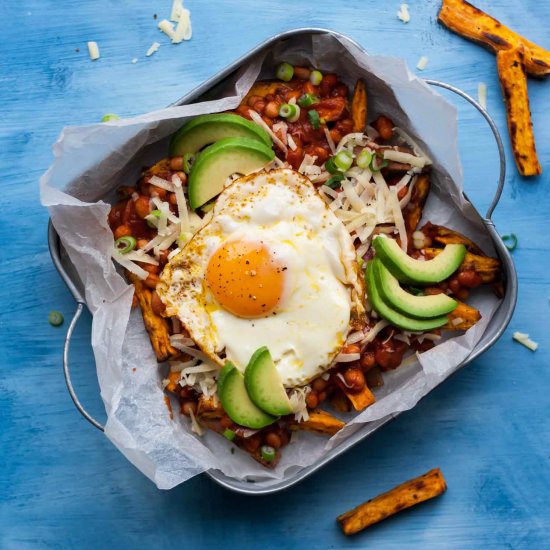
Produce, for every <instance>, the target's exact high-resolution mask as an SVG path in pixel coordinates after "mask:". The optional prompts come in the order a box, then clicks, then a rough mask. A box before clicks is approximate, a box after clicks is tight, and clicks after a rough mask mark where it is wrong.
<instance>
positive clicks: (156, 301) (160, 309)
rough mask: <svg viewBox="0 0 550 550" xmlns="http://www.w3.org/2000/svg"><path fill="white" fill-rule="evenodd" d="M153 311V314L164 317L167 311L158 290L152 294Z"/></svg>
mask: <svg viewBox="0 0 550 550" xmlns="http://www.w3.org/2000/svg"><path fill="white" fill-rule="evenodd" d="M151 309H152V310H153V313H156V314H157V315H162V314H163V313H164V312H165V311H166V306H165V305H164V304H163V303H162V300H161V299H160V296H159V295H158V294H157V291H156V290H153V293H152V294H151Z"/></svg>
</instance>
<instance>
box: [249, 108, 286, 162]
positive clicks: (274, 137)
mask: <svg viewBox="0 0 550 550" xmlns="http://www.w3.org/2000/svg"><path fill="white" fill-rule="evenodd" d="M248 114H249V115H250V118H251V119H252V120H253V121H254V122H255V123H256V124H257V125H258V126H261V127H262V128H263V129H264V130H265V131H266V132H267V133H268V134H269V135H270V136H271V139H272V140H273V141H274V143H275V144H276V145H277V146H278V147H279V149H281V151H283V152H284V153H286V152H287V151H288V148H287V146H286V145H285V144H284V143H283V142H282V141H281V140H280V139H279V137H278V136H277V135H276V134H275V133H274V132H273V130H272V129H271V128H270V127H269V126H268V125H267V124H266V123H265V121H264V120H263V118H262V117H261V116H260V115H259V114H258V113H257V112H256V111H253V110H252V109H250V111H248Z"/></svg>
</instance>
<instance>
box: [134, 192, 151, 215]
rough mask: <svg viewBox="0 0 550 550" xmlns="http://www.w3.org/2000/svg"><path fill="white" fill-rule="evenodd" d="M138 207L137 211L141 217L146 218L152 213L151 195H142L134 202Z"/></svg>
mask: <svg viewBox="0 0 550 550" xmlns="http://www.w3.org/2000/svg"><path fill="white" fill-rule="evenodd" d="M134 204H135V207H136V213H137V215H138V216H139V217H140V218H142V219H143V218H145V216H148V215H149V214H150V213H151V205H150V204H149V197H144V196H143V195H142V196H140V197H139V198H138V199H137V200H136V202H135V203H134Z"/></svg>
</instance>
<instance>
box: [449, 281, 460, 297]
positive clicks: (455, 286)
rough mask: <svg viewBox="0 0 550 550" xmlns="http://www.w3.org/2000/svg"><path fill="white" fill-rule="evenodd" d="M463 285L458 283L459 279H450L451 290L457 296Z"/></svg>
mask: <svg viewBox="0 0 550 550" xmlns="http://www.w3.org/2000/svg"><path fill="white" fill-rule="evenodd" d="M460 287H461V284H460V283H459V282H458V277H452V278H451V279H449V290H450V291H451V292H452V293H453V294H456V293H457V292H458V291H459V290H460Z"/></svg>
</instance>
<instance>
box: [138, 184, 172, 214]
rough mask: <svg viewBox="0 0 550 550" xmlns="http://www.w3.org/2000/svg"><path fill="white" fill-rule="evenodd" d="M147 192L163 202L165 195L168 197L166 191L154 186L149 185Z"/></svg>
mask: <svg viewBox="0 0 550 550" xmlns="http://www.w3.org/2000/svg"><path fill="white" fill-rule="evenodd" d="M149 192H150V194H151V196H152V197H154V196H157V197H158V198H159V199H161V200H165V199H166V195H168V191H166V189H163V188H162V187H157V186H156V185H150V186H149ZM138 200H139V199H138ZM145 216H147V214H145ZM145 216H144V217H145Z"/></svg>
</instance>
